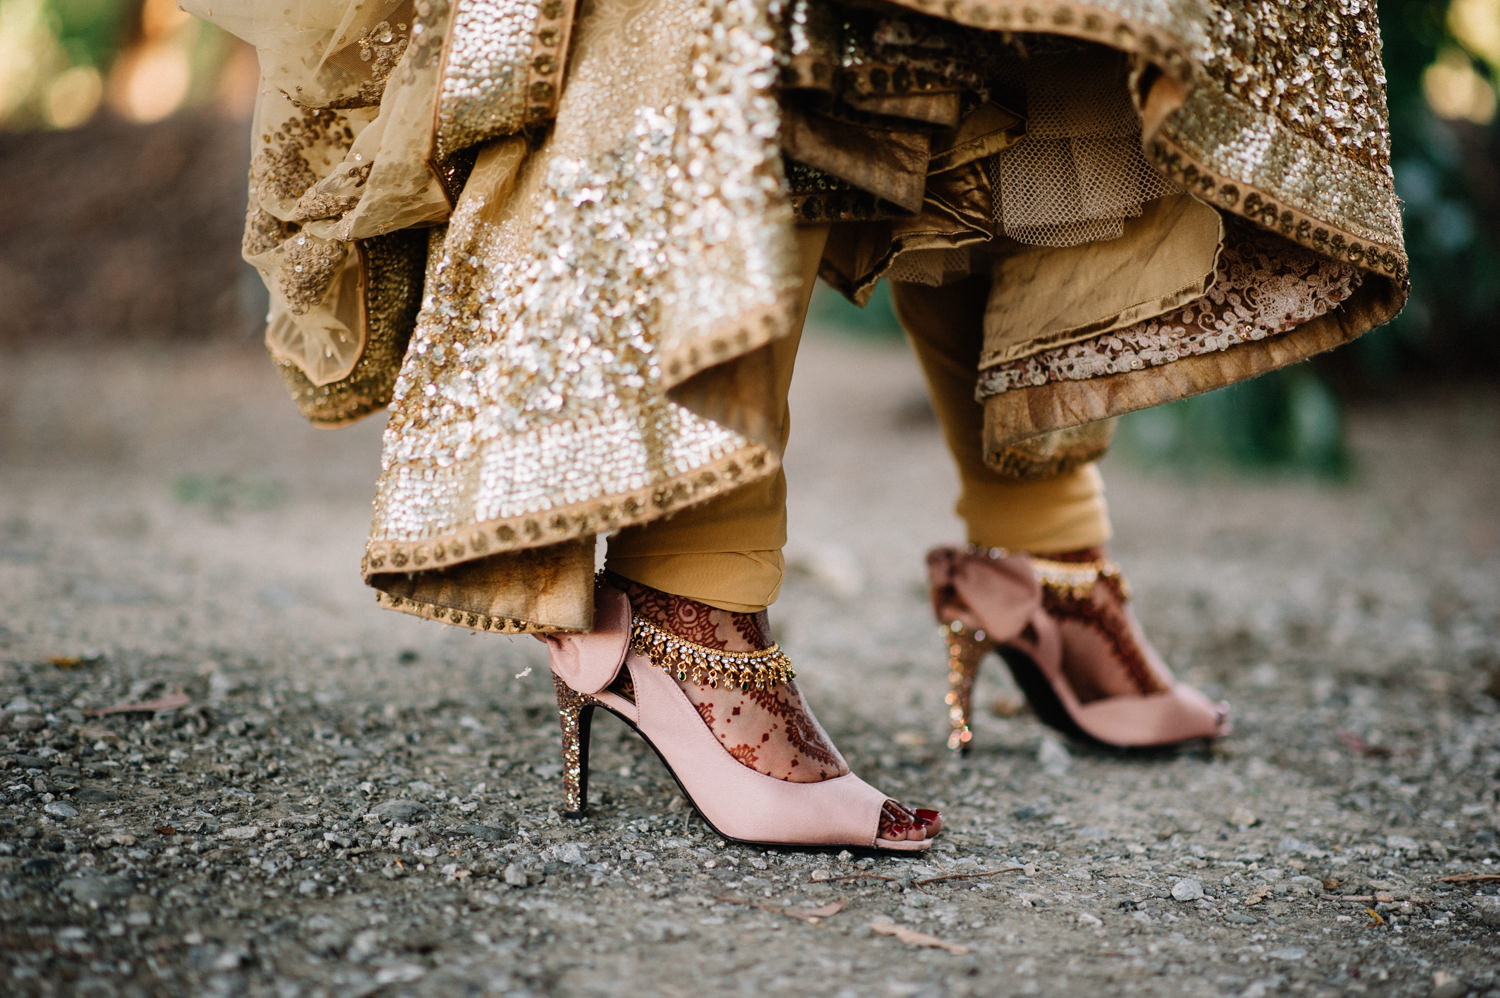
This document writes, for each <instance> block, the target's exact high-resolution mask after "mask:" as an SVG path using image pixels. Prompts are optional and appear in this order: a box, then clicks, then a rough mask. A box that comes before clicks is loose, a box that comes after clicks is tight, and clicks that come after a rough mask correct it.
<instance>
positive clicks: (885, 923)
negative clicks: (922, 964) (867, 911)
mask: <svg viewBox="0 0 1500 998" xmlns="http://www.w3.org/2000/svg"><path fill="white" fill-rule="evenodd" d="M870 929H871V930H872V931H874V932H878V933H880V934H881V935H882V936H895V937H896V938H897V939H899V940H900V941H901V942H903V943H906V945H908V946H927V947H931V948H932V949H940V950H947V951H948V952H949V953H952V954H954V955H955V956H963V955H964V954H965V953H967V952H969V947H967V946H961V945H959V944H958V943H950V942H948V941H946V940H943V939H939V938H938V937H937V936H929V935H928V934H927V933H925V932H918V931H917V930H916V929H910V928H907V927H906V926H904V925H897V924H896V923H895V922H893V921H891V920H890V919H889V918H877V919H875V921H873V922H871V923H870Z"/></svg>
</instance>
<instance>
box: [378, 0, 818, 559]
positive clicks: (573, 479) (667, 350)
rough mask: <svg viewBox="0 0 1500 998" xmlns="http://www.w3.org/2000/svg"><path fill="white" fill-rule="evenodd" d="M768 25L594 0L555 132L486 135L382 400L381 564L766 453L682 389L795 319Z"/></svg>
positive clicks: (615, 503)
mask: <svg viewBox="0 0 1500 998" xmlns="http://www.w3.org/2000/svg"><path fill="white" fill-rule="evenodd" d="M685 24H686V25H693V26H694V28H693V29H692V30H684V27H683V26H684V25H685ZM769 41H770V32H769V26H768V23H767V21H766V18H765V13H764V11H763V10H762V9H760V7H759V5H758V4H756V3H753V2H749V0H716V2H713V3H708V4H703V3H696V2H691V0H666V2H658V3H653V4H647V5H640V4H636V3H627V2H616V3H608V2H602V3H598V4H596V5H595V7H594V8H593V17H592V18H591V19H590V20H589V21H588V22H586V23H581V24H580V25H579V32H578V37H577V41H576V45H575V49H574V53H573V61H572V64H571V67H570V77H569V85H568V90H567V92H566V93H564V95H563V98H562V101H561V103H560V105H559V109H558V117H557V123H556V125H555V127H554V129H553V131H552V133H551V134H550V136H549V140H548V145H547V154H546V155H543V156H537V155H533V154H531V153H530V152H529V150H528V147H527V146H526V143H525V142H524V141H523V140H520V139H516V140H512V141H510V142H508V143H498V144H493V145H491V146H489V147H487V148H486V149H485V151H484V152H482V153H481V155H480V157H479V160H478V162H477V163H476V165H475V168H474V171H473V173H472V175H471V176H470V179H469V182H468V184H467V185H466V187H465V191H464V194H463V196H462V197H461V198H460V199H459V202H458V204H457V205H456V206H455V208H454V211H453V214H452V217H451V220H450V222H449V224H448V227H447V230H446V233H445V235H444V236H443V239H442V243H441V245H440V246H436V247H435V248H434V251H433V253H432V254H431V257H430V262H429V268H428V274H427V296H426V305H425V306H424V308H423V310H422V312H421V314H420V316H419V317H418V321H417V327H416V330H415V332H414V334H413V337H412V342H411V346H410V349H409V351H408V355H407V359H406V363H405V366H404V368H403V370H402V372H401V376H400V379H399V380H398V382H397V385H396V391H395V398H394V400H393V402H392V405H391V418H390V422H389V424H388V426H387V430H386V438H385V455H384V461H383V469H382V474H381V477H380V481H379V483H378V486H377V493H376V501H375V514H374V519H373V523H372V527H371V534H370V541H369V545H368V548H367V554H366V563H365V564H366V572H367V573H368V574H369V575H370V576H371V577H372V579H375V580H376V581H377V583H378V580H379V577H380V576H382V575H384V574H386V573H391V572H411V571H427V570H432V569H437V568H441V567H443V566H447V565H452V564H455V563H458V562H462V561H465V560H467V559H470V558H474V557H477V556H485V555H490V554H494V553H498V552H503V551H513V550H518V549H527V548H534V547H537V546H540V545H545V544H552V543H557V542H561V541H565V540H569V539H571V538H574V537H578V536H583V535H592V534H595V533H600V532H604V531H608V530H613V529H617V528H619V527H623V526H627V525H630V524H634V523H641V522H645V521H647V520H650V519H654V518H657V517H660V516H663V515H665V514H667V513H670V512H671V511H673V510H674V509H678V508H681V507H682V506H685V505H688V504H691V503H696V502H702V501H704V500H706V499H709V498H712V497H713V496H714V495H717V494H720V493H722V492H724V491H726V490H728V489H731V488H734V487H736V486H737V485H739V484H741V483H743V482H747V481H750V480H752V479H755V478H758V477H762V476H765V475H769V474H771V473H772V472H773V471H774V470H775V461H774V459H773V458H772V457H771V456H770V451H769V450H768V449H767V448H766V447H765V445H764V444H763V443H762V442H761V441H758V440H756V439H754V438H753V436H751V435H747V434H746V433H744V432H741V431H740V430H738V429H736V428H735V427H734V426H732V425H727V424H725V423H720V422H715V421H712V420H709V419H707V418H705V417H703V416H701V415H698V414H697V413H694V412H693V411H692V410H690V409H688V408H687V407H685V406H683V405H681V404H679V403H678V402H676V401H674V400H673V399H672V398H671V396H670V395H669V390H670V389H671V387H672V386H673V385H675V384H677V383H679V382H681V381H682V380H684V379H685V378H688V377H690V376H691V375H692V374H694V373H696V372H697V371H700V370H702V369H704V368H706V367H708V366H710V365H712V364H714V363H716V362H718V361H720V360H723V359H725V358H727V357H730V356H733V355H735V354H739V353H743V352H745V351H747V350H750V349H753V348H754V347H756V346H758V345H760V344H762V343H765V342H767V341H768V340H770V339H772V338H774V337H776V336H779V335H784V334H785V333H787V332H789V331H790V329H791V323H792V319H793V316H792V312H791V301H792V298H793V292H795V290H796V288H797V287H798V286H799V284H800V280H799V278H798V275H797V273H796V263H797V261H796V252H795V242H794V240H793V238H792V236H793V233H792V229H791V224H790V222H791V213H790V207H789V204H788V200H787V196H786V193H785V191H784V189H783V187H782V175H781V171H780V148H779V146H778V144H777V141H776V134H775V130H774V128H773V127H768V125H769V124H771V123H774V120H775V110H776V105H775V98H774V95H773V94H772V93H771V87H772V86H773V84H774V82H775V77H774V74H773V72H772V61H773V59H774V51H773V49H772V47H771V45H770V44H769ZM700 66H701V67H709V71H707V72H700V73H694V72H693V67H700ZM626 81H629V85H628V86H627V84H626ZM622 98H623V99H622Z"/></svg>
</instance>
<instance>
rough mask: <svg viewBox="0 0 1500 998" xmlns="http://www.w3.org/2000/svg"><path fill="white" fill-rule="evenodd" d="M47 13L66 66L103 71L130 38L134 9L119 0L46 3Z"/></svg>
mask: <svg viewBox="0 0 1500 998" xmlns="http://www.w3.org/2000/svg"><path fill="white" fill-rule="evenodd" d="M47 13H48V15H49V16H48V20H49V21H50V22H51V25H52V34H53V37H55V38H56V39H57V41H58V44H59V45H60V46H61V47H62V50H63V52H64V54H65V55H66V56H67V58H68V62H69V64H70V65H73V66H93V67H94V68H96V69H98V70H101V71H103V70H107V69H108V68H109V65H110V63H111V62H112V61H113V60H114V57H115V53H116V52H118V51H119V50H120V48H121V46H122V45H123V44H124V43H125V41H126V39H127V38H128V37H129V32H130V29H131V27H132V23H131V20H132V19H133V18H134V16H135V14H136V8H135V5H133V4H126V3H121V2H120V0H49V2H48V3H47Z"/></svg>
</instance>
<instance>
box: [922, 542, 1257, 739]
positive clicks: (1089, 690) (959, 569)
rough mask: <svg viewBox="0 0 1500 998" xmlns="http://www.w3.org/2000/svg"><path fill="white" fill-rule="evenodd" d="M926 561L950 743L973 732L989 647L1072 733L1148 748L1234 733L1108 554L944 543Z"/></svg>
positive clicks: (1045, 714) (1039, 711) (1035, 701)
mask: <svg viewBox="0 0 1500 998" xmlns="http://www.w3.org/2000/svg"><path fill="white" fill-rule="evenodd" d="M927 570H928V577H929V581H930V583H931V597H932V607H933V613H934V614H935V615H936V617H937V619H938V621H939V623H940V624H942V626H943V635H944V640H945V641H946V643H947V647H948V696H947V705H948V730H949V734H948V747H949V748H951V749H954V750H955V751H959V752H965V751H967V750H968V748H969V744H970V742H971V741H972V739H973V729H972V726H971V721H972V718H973V699H974V682H975V678H976V677H977V675H978V673H979V666H980V663H981V662H982V661H983V659H984V657H985V655H987V654H989V653H990V652H992V651H993V652H996V653H998V654H999V655H1000V656H1001V658H1002V659H1003V660H1004V661H1005V663H1006V665H1007V666H1008V667H1009V668H1010V671H1011V675H1012V676H1013V677H1014V678H1015V680H1016V684H1017V685H1018V686H1019V687H1020V688H1021V691H1022V693H1024V694H1025V696H1026V699H1027V701H1028V702H1029V703H1030V704H1031V707H1032V709H1033V710H1034V711H1035V712H1036V715H1037V717H1038V718H1039V719H1040V720H1041V721H1042V722H1043V723H1045V724H1048V725H1050V726H1051V727H1053V728H1056V729H1058V730H1059V731H1062V732H1064V733H1066V734H1069V735H1073V736H1075V737H1080V738H1083V739H1086V740H1089V741H1094V742H1098V743H1100V744H1104V745H1111V746H1115V747H1118V748H1147V747H1159V746H1164V745H1173V744H1177V743H1179V742H1184V741H1191V740H1193V739H1199V738H1214V737H1217V736H1219V735H1223V734H1225V733H1226V732H1227V731H1228V723H1227V721H1228V706H1227V705H1225V704H1223V703H1214V702H1212V701H1210V700H1209V699H1208V698H1207V697H1205V696H1204V695H1203V694H1202V693H1199V692H1198V691H1197V690H1195V689H1193V688H1192V687H1191V686H1188V685H1186V684H1185V683H1179V682H1176V681H1175V680H1173V678H1172V674H1171V672H1170V671H1169V670H1168V669H1167V667H1166V665H1165V664H1164V663H1163V662H1162V661H1161V659H1160V657H1159V656H1158V655H1157V654H1156V652H1155V651H1154V650H1153V649H1152V648H1151V646H1150V644H1149V643H1148V642H1147V641H1146V638H1145V635H1144V634H1142V633H1141V630H1140V625H1139V624H1138V623H1137V622H1136V620H1135V615H1134V614H1132V613H1131V612H1130V609H1129V607H1128V606H1127V605H1126V604H1127V601H1128V599H1129V596H1128V593H1127V591H1126V588H1125V583H1124V580H1123V579H1122V578H1121V577H1120V573H1119V569H1118V568H1117V567H1115V565H1114V564H1113V563H1112V562H1110V561H1108V560H1107V559H1105V558H1104V556H1103V553H1102V552H1100V551H1097V550H1090V551H1084V552H1078V553H1077V554H1076V555H1069V556H1057V557H1056V558H1034V557H1030V556H1028V555H1024V554H1013V553H1011V552H1007V551H1004V550H1001V549H998V548H991V549H984V548H978V547H972V546H971V547H969V548H967V549H960V548H936V549H934V550H933V551H931V552H929V553H928V556H927Z"/></svg>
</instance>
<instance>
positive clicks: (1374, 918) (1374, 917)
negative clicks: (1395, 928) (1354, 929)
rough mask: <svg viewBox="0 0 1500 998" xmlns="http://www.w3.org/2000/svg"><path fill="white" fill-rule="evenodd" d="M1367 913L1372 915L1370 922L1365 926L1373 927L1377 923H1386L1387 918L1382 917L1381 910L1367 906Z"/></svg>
mask: <svg viewBox="0 0 1500 998" xmlns="http://www.w3.org/2000/svg"><path fill="white" fill-rule="evenodd" d="M1365 914H1366V915H1369V916H1370V924H1369V925H1367V926H1365V928H1367V929H1373V928H1375V927H1376V926H1377V925H1384V924H1385V919H1383V918H1381V917H1380V912H1378V911H1376V910H1375V909H1374V908H1366V909H1365Z"/></svg>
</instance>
